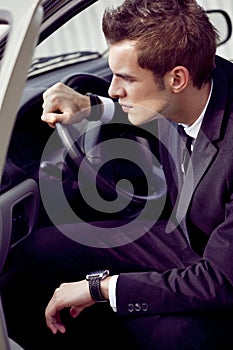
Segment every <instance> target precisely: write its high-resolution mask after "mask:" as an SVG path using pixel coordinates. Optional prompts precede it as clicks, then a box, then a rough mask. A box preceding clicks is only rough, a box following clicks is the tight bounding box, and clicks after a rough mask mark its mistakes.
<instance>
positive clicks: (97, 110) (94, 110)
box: [86, 92, 103, 121]
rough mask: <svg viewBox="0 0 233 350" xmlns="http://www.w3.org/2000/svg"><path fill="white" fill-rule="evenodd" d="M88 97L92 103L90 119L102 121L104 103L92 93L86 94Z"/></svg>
mask: <svg viewBox="0 0 233 350" xmlns="http://www.w3.org/2000/svg"><path fill="white" fill-rule="evenodd" d="M86 96H89V97H90V103H91V113H90V116H89V118H88V119H90V120H92V121H98V120H100V118H101V116H102V114H103V109H102V102H101V100H100V99H99V97H98V96H97V95H95V94H92V93H90V92H87V93H86Z"/></svg>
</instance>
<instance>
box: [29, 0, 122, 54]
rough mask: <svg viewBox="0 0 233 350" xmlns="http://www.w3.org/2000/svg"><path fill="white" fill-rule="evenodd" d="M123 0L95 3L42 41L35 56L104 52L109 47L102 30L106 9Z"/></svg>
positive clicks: (107, 0) (106, 0)
mask: <svg viewBox="0 0 233 350" xmlns="http://www.w3.org/2000/svg"><path fill="white" fill-rule="evenodd" d="M122 2H123V0H100V1H98V2H96V3H94V4H93V5H91V6H90V7H88V8H87V9H85V10H84V11H82V12H81V13H80V14H78V15H77V16H76V17H74V18H73V19H72V20H70V21H69V22H68V23H66V24H65V25H64V26H63V27H61V28H60V29H58V30H57V31H56V32H55V33H54V34H52V35H51V36H50V37H49V38H47V39H46V40H45V41H44V42H42V43H41V44H40V45H39V46H38V47H37V49H36V50H35V54H34V58H38V57H43V56H51V55H60V54H64V53H65V52H66V53H68V52H75V51H98V52H100V53H103V52H104V51H105V50H106V49H107V44H106V41H105V38H104V35H103V33H102V30H101V20H102V15H103V12H104V9H105V8H106V7H110V6H116V5H118V4H120V3H122Z"/></svg>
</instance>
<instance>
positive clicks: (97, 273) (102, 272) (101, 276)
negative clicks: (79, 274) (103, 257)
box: [86, 270, 109, 280]
mask: <svg viewBox="0 0 233 350" xmlns="http://www.w3.org/2000/svg"><path fill="white" fill-rule="evenodd" d="M108 275H109V270H100V271H94V272H90V273H89V274H87V275H86V279H87V280H90V279H91V278H99V279H101V280H102V279H104V278H105V277H107V276H108Z"/></svg>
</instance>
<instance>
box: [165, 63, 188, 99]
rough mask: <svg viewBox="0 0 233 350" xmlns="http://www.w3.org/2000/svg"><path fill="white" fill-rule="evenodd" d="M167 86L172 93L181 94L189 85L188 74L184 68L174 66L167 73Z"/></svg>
mask: <svg viewBox="0 0 233 350" xmlns="http://www.w3.org/2000/svg"><path fill="white" fill-rule="evenodd" d="M167 78H168V84H169V87H170V89H171V90H172V92H173V93H180V92H182V91H183V90H184V89H185V88H186V86H187V85H188V83H189V80H190V74H189V71H188V69H187V68H185V67H184V66H176V67H175V68H173V69H172V70H171V71H169V72H168V76H167Z"/></svg>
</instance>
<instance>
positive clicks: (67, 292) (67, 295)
mask: <svg viewBox="0 0 233 350" xmlns="http://www.w3.org/2000/svg"><path fill="white" fill-rule="evenodd" d="M94 303H95V302H94V301H93V300H92V298H91V295H90V292H89V286H88V282H87V281H86V280H83V281H80V282H74V283H63V284H61V285H60V287H59V288H57V289H56V290H55V292H54V294H53V296H52V298H51V300H50V302H49V303H48V306H47V308H46V310H45V319H46V324H47V326H48V328H50V329H51V331H52V332H53V334H56V333H57V332H58V331H59V332H61V333H65V331H66V328H65V326H64V324H63V323H62V322H61V318H60V311H61V310H62V309H64V308H66V307H70V315H71V316H72V317H77V316H78V315H79V314H80V312H81V311H82V310H84V309H85V308H86V307H89V306H91V305H93V304H94Z"/></svg>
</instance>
